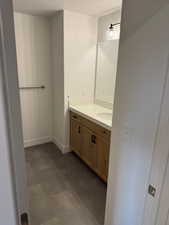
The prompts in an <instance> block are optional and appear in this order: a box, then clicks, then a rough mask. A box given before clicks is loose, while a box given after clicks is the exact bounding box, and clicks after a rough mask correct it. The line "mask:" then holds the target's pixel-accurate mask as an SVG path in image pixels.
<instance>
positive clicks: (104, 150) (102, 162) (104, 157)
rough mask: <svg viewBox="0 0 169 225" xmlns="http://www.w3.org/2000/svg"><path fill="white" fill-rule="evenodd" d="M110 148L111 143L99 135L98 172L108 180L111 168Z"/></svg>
mask: <svg viewBox="0 0 169 225" xmlns="http://www.w3.org/2000/svg"><path fill="white" fill-rule="evenodd" d="M109 149H110V143H109V142H107V141H106V140H105V139H103V138H101V137H99V138H98V141H97V173H98V175H99V176H100V177H101V178H102V179H103V180H104V181H107V177H108V168H109Z"/></svg>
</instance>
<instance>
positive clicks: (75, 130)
mask: <svg viewBox="0 0 169 225" xmlns="http://www.w3.org/2000/svg"><path fill="white" fill-rule="evenodd" d="M70 127H71V132H70V134H71V137H70V140H71V149H72V151H74V152H75V153H76V154H77V155H79V156H80V155H81V143H82V126H81V124H80V122H79V121H78V119H77V118H73V117H72V118H71V124H70Z"/></svg>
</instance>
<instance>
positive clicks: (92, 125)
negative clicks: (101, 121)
mask: <svg viewBox="0 0 169 225" xmlns="http://www.w3.org/2000/svg"><path fill="white" fill-rule="evenodd" d="M81 123H82V124H83V125H84V126H86V127H87V128H89V129H90V130H92V131H93V132H95V133H96V134H98V135H100V136H101V137H103V138H106V139H107V140H110V131H109V130H107V129H105V128H104V127H102V126H99V125H98V124H96V123H94V122H92V121H90V120H88V119H86V118H84V117H81Z"/></svg>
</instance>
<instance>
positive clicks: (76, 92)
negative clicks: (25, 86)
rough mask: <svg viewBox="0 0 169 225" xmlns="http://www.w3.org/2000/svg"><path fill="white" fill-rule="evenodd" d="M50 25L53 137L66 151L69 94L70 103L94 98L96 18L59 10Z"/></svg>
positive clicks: (67, 144)
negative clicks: (53, 93) (52, 65)
mask: <svg viewBox="0 0 169 225" xmlns="http://www.w3.org/2000/svg"><path fill="white" fill-rule="evenodd" d="M52 27H53V29H52V37H53V41H52V43H53V47H52V48H53V51H54V52H53V54H54V61H53V64H54V74H55V81H54V85H57V84H56V83H58V86H57V88H56V87H55V99H54V104H55V113H54V114H55V129H56V132H55V135H54V139H55V142H56V144H57V145H58V146H59V147H60V148H61V150H62V151H63V152H67V151H68V150H69V117H68V96H69V100H70V102H71V103H91V102H93V101H94V82H95V60H96V43H97V19H96V18H95V17H91V16H87V15H83V14H78V13H74V12H70V11H60V12H58V13H57V14H56V16H55V17H54V18H53V20H52ZM58 30H59V31H60V32H59V33H58ZM63 37H64V43H62V38H63ZM63 46H64V47H63ZM63 67H64V68H63ZM63 104H64V105H63ZM63 112H64V113H63Z"/></svg>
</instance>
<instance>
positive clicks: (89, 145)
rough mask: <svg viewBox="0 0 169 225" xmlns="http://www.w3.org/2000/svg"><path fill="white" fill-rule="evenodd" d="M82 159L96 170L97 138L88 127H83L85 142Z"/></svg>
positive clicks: (83, 142)
mask: <svg viewBox="0 0 169 225" xmlns="http://www.w3.org/2000/svg"><path fill="white" fill-rule="evenodd" d="M82 144H83V145H82V152H81V157H82V159H83V160H84V161H85V162H86V163H87V164H88V166H89V167H91V168H92V169H94V170H96V167H97V137H96V135H95V134H94V133H93V132H92V131H91V130H89V129H88V128H86V127H83V141H82Z"/></svg>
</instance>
